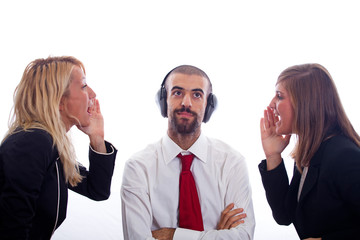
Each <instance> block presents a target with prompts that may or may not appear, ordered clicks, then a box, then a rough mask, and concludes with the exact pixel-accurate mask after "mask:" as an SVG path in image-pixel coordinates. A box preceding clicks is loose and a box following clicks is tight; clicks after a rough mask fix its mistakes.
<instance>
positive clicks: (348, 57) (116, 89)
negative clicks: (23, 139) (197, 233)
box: [0, 0, 360, 240]
mask: <svg viewBox="0 0 360 240" xmlns="http://www.w3.org/2000/svg"><path fill="white" fill-rule="evenodd" d="M359 23H360V15H359V7H358V4H357V1H348V0H344V1H331V0H330V1H329V0H328V1H325V0H323V1H316V0H303V1H290V0H284V1H280V0H273V1H266V0H254V1H242V0H238V1H229V0H224V1H212V0H210V1H205V0H201V1H200V0H199V1H197V0H191V1H190V0H182V1H172V0H153V1H146V0H132V1H124V0H119V1H115V0H114V1H110V0H102V1H91V0H88V1H85V0H71V1H70V0H63V1H50V0H48V1H45V0H44V1H40V0H33V1H25V0H23V1H20V0H19V1H1V2H0V86H1V87H0V102H1V113H0V135H1V137H2V136H3V135H4V134H5V132H6V130H7V126H8V119H9V114H10V111H11V108H12V105H13V102H12V98H13V92H14V90H15V87H16V85H17V84H18V82H19V81H20V79H21V76H22V73H23V70H24V69H25V67H26V65H27V64H28V63H29V62H30V61H32V60H34V59H36V58H45V57H47V56H49V55H54V56H62V55H72V56H75V57H76V58H78V59H80V60H81V61H83V63H84V64H85V67H86V71H87V82H88V84H89V85H90V86H91V87H92V88H93V89H94V90H95V92H96V93H97V97H98V99H99V101H100V105H101V109H102V113H103V115H104V118H105V137H106V139H107V140H108V141H110V142H112V143H113V144H114V145H115V146H116V147H117V148H118V150H119V152H118V156H117V160H116V168H115V173H114V178H113V185H112V195H111V197H110V199H109V200H107V201H104V202H93V201H91V200H88V199H86V198H84V197H82V196H79V195H77V194H74V193H70V196H69V205H68V213H67V219H66V220H65V222H64V223H63V224H62V226H61V227H60V228H59V229H58V230H57V232H56V233H55V235H54V237H53V239H56V240H60V239H61V240H62V239H122V238H123V237H122V225H121V206H120V204H121V203H120V186H121V180H122V172H123V166H124V163H125V161H126V160H127V159H128V158H129V157H130V156H131V155H132V154H133V153H135V152H137V151H139V150H141V149H143V148H144V147H145V146H146V145H147V144H149V143H152V142H155V141H157V140H158V139H160V138H161V137H162V136H163V135H164V134H165V133H166V127H167V119H164V118H162V117H161V115H160V112H159V110H158V108H157V106H156V104H155V100H154V99H155V94H156V92H157V90H158V89H159V87H160V83H161V81H162V80H163V77H164V76H165V75H166V73H167V72H168V71H169V70H170V69H172V68H173V67H175V66H177V65H180V64H191V65H195V66H197V67H199V68H201V69H203V70H204V71H205V72H206V73H207V74H208V75H209V77H210V79H211V81H212V83H213V91H214V94H215V95H216V96H217V98H218V100H219V106H218V109H217V111H216V112H215V113H214V115H213V117H212V119H211V120H210V121H209V122H208V123H207V124H205V125H203V131H204V132H205V133H206V135H208V136H210V137H215V138H219V139H222V140H223V141H225V142H227V143H229V144H230V145H232V146H233V147H234V148H236V149H237V150H239V151H240V152H241V153H242V154H243V155H244V156H245V157H246V159H247V163H248V169H249V174H250V182H251V185H252V189H253V202H254V208H255V217H256V223H257V225H256V229H255V239H256V240H265V239H266V240H268V239H297V235H296V233H295V230H294V228H293V226H288V227H286V226H279V225H277V224H276V223H275V221H274V220H273V218H272V215H271V211H270V208H269V206H268V205H267V202H266V198H265V193H264V191H263V188H262V183H261V180H260V174H259V173H258V169H257V165H258V163H259V162H260V160H261V159H263V157H264V154H263V152H262V147H261V142H260V134H259V122H260V118H261V116H262V114H263V110H264V109H265V107H266V106H267V104H268V103H269V101H270V99H271V98H272V96H273V95H274V90H275V89H274V84H275V81H276V78H277V76H278V75H279V73H280V72H281V71H282V70H283V69H285V68H286V67H288V66H291V65H295V64H302V63H308V62H317V63H320V64H322V65H324V66H325V67H326V68H327V69H328V70H329V71H330V73H331V74H332V76H333V78H334V80H335V83H336V85H337V87H338V91H339V93H340V97H341V99H342V102H343V105H344V107H345V110H346V112H347V114H348V116H349V118H350V120H351V121H352V123H353V125H354V127H355V129H356V130H358V131H359V130H360V114H359V106H360V94H359V81H360V79H359V74H358V73H359V67H360V66H359V63H360V60H359V58H360V57H359V56H360V46H359V44H360V34H359ZM70 134H71V136H72V139H73V142H74V145H75V148H76V151H77V156H78V160H79V161H80V162H81V163H82V164H84V165H87V164H88V161H87V150H88V139H87V137H86V136H84V135H83V134H82V133H81V132H80V131H78V130H77V129H76V128H73V129H72V130H71V131H70ZM293 142H294V139H292V142H291V143H290V146H289V147H288V148H287V149H286V151H285V153H284V155H283V156H284V158H285V161H286V166H287V168H288V170H289V177H290V178H291V175H292V172H291V170H292V167H293V161H292V160H291V159H290V158H289V156H288V154H289V152H290V150H291V147H292V146H293V145H292V144H293Z"/></svg>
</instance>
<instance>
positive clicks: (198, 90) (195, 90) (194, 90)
mask: <svg viewBox="0 0 360 240" xmlns="http://www.w3.org/2000/svg"><path fill="white" fill-rule="evenodd" d="M175 89H177V90H184V88H183V87H179V86H174V87H172V89H171V91H173V90H175ZM191 91H192V92H202V93H204V90H202V89H201V88H194V89H191Z"/></svg>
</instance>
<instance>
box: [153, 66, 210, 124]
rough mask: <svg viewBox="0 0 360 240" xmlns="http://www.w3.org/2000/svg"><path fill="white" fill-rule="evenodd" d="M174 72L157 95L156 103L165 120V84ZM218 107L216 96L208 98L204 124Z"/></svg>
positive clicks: (162, 84) (167, 75)
mask: <svg viewBox="0 0 360 240" xmlns="http://www.w3.org/2000/svg"><path fill="white" fill-rule="evenodd" d="M176 68H177V67H176ZM176 68H174V69H173V70H175V69H176ZM173 70H171V71H170V72H169V73H168V74H166V76H165V78H164V80H163V81H162V83H161V87H160V89H159V91H158V92H157V94H156V102H157V104H158V106H159V108H160V112H161V115H162V116H163V117H164V118H166V117H167V102H166V100H167V92H166V88H165V82H166V79H167V78H168V77H169V75H170V74H171V73H172V72H173ZM209 81H210V80H209ZM216 107H217V98H216V96H215V95H214V94H212V93H210V94H209V96H208V98H207V104H206V108H205V113H204V118H203V122H204V123H206V122H208V121H209V120H210V117H211V115H212V113H213V112H214V111H215V109H216Z"/></svg>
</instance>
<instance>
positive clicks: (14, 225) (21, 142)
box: [0, 129, 116, 240]
mask: <svg viewBox="0 0 360 240" xmlns="http://www.w3.org/2000/svg"><path fill="white" fill-rule="evenodd" d="M106 147H107V150H108V152H109V154H105V155H102V154H98V153H96V152H94V151H92V150H91V149H90V150H89V161H90V165H89V166H90V167H89V171H87V170H86V169H85V168H84V167H82V166H81V167H80V173H81V175H82V176H84V179H83V181H82V182H81V183H80V184H78V186H76V187H71V186H70V185H69V184H67V183H66V182H65V178H64V172H63V165H62V163H61V161H60V159H59V154H58V151H57V149H56V147H54V146H53V141H52V138H51V136H50V135H49V134H48V133H47V132H46V131H43V130H39V129H32V130H28V131H19V132H17V133H15V134H13V135H11V136H9V137H8V138H7V139H6V140H5V141H4V142H3V144H2V145H1V146H0V239H1V240H5V239H50V238H51V236H52V234H53V232H54V231H55V229H56V228H57V227H58V226H59V225H60V224H61V223H62V222H63V221H64V219H65V217H66V208H67V198H68V193H67V191H68V190H67V189H68V188H70V189H71V190H74V191H75V192H78V193H80V194H82V195H85V196H87V197H89V198H91V199H94V200H105V199H107V198H108V197H109V195H110V185H111V178H112V175H113V170H114V162H115V156H116V149H115V148H113V147H112V146H111V145H110V144H109V143H106Z"/></svg>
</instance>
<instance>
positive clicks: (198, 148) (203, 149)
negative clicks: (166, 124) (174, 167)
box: [162, 133, 208, 164]
mask: <svg viewBox="0 0 360 240" xmlns="http://www.w3.org/2000/svg"><path fill="white" fill-rule="evenodd" d="M162 145H163V146H162V152H163V156H164V160H165V163H166V164H168V163H169V162H170V161H172V160H174V159H175V158H176V156H177V155H178V154H179V153H180V152H191V153H193V154H194V155H195V156H196V158H198V159H199V160H200V161H202V162H204V163H206V159H207V152H208V151H207V149H208V144H207V138H206V137H205V135H204V134H202V133H200V136H199V138H198V139H197V140H196V141H195V142H194V144H193V145H192V146H191V147H190V148H189V149H188V150H183V149H181V148H180V147H179V146H178V145H177V144H176V143H175V142H174V141H173V140H172V139H171V138H170V137H169V135H168V134H166V135H165V136H164V137H163V141H162Z"/></svg>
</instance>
